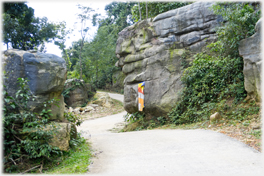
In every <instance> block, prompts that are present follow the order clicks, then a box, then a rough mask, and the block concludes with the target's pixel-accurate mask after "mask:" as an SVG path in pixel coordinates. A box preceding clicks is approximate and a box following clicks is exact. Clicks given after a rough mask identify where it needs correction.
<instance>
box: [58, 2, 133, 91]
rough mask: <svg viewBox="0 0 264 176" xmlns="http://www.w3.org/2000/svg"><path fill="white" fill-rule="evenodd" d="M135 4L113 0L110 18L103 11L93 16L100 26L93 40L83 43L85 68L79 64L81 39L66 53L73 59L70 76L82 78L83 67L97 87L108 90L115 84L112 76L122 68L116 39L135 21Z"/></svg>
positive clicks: (109, 10) (109, 11)
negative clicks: (116, 50)
mask: <svg viewBox="0 0 264 176" xmlns="http://www.w3.org/2000/svg"><path fill="white" fill-rule="evenodd" d="M134 4H135V3H124V2H112V3H110V4H108V5H107V6H106V7H105V10H106V11H107V17H106V18H102V16H101V15H100V14H94V15H93V24H94V25H98V30H97V33H96V35H95V36H94V38H93V39H92V40H91V41H85V42H84V44H83V52H82V54H81V58H82V61H81V62H82V64H81V68H80V67H79V65H80V59H79V51H80V49H81V46H82V41H81V40H79V41H75V42H73V43H72V46H71V47H69V49H66V50H65V53H64V54H63V58H65V59H66V58H69V60H70V62H71V67H70V70H69V71H68V75H67V76H68V78H79V76H80V72H81V70H82V74H83V76H82V78H83V80H84V81H85V82H87V83H90V84H91V85H92V86H95V87H96V88H101V89H105V88H106V87H107V86H109V85H112V84H113V79H112V75H113V73H114V72H115V71H116V70H118V69H120V68H117V67H115V63H116V61H117V60H118V59H117V58H116V55H115V48H116V40H117V37H118V33H119V32H120V31H121V30H122V29H123V28H125V27H127V26H129V25H131V24H132V23H133V21H132V19H131V8H132V7H133V5H134ZM127 18H128V19H130V20H127Z"/></svg>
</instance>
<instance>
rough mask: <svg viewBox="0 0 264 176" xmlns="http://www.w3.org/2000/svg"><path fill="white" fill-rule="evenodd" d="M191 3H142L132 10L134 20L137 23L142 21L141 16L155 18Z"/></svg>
mask: <svg viewBox="0 0 264 176" xmlns="http://www.w3.org/2000/svg"><path fill="white" fill-rule="evenodd" d="M190 3H191V2H141V3H138V5H135V6H134V7H133V8H132V10H131V12H132V19H133V20H134V21H135V22H137V21H139V20H141V16H146V18H153V17H155V16H157V15H158V14H160V13H164V12H167V11H169V10H172V9H177V8H180V7H183V6H186V5H188V4H190Z"/></svg>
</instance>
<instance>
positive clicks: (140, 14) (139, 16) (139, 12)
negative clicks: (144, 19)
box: [138, 2, 141, 21]
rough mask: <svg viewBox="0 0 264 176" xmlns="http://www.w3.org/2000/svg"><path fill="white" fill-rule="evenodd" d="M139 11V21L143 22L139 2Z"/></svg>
mask: <svg viewBox="0 0 264 176" xmlns="http://www.w3.org/2000/svg"><path fill="white" fill-rule="evenodd" d="M138 11H139V17H140V18H139V21H141V9H140V3H139V2H138Z"/></svg>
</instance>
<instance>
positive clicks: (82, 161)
mask: <svg viewBox="0 0 264 176" xmlns="http://www.w3.org/2000/svg"><path fill="white" fill-rule="evenodd" d="M73 142H74V143H76V145H74V146H75V147H74V148H71V149H70V150H69V152H63V156H61V157H57V158H55V157H54V158H52V162H49V163H47V170H45V172H44V173H45V174H80V173H82V174H85V173H87V171H88V166H89V164H91V160H90V158H91V157H92V150H91V146H90V144H89V143H88V142H87V141H86V140H85V139H84V138H82V137H80V135H79V134H78V139H77V140H74V141H72V143H73Z"/></svg>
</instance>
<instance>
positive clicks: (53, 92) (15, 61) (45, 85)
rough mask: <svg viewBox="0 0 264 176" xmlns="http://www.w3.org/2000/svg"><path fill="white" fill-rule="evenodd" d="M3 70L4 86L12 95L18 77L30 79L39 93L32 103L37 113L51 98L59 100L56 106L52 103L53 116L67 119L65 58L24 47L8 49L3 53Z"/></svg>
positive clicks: (33, 88)
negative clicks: (29, 50)
mask: <svg viewBox="0 0 264 176" xmlns="http://www.w3.org/2000/svg"><path fill="white" fill-rule="evenodd" d="M2 58H3V62H4V69H5V72H6V75H7V78H6V79H5V80H4V85H5V86H6V90H7V92H8V94H9V95H11V96H15V93H16V92H17V90H18V83H17V78H27V79H28V81H29V82H28V83H29V88H30V90H31V91H32V93H33V94H34V95H35V96H37V99H38V101H34V102H29V103H30V105H32V107H33V108H34V111H36V112H38V111H40V110H42V109H43V103H44V102H47V101H48V100H50V99H53V98H57V99H59V102H58V105H59V107H57V106H55V105H54V106H52V108H51V110H52V114H53V116H52V117H51V119H53V120H57V121H62V120H63V119H64V98H63V96H62V95H61V92H62V90H63V87H64V82H65V80H66V76H67V75H66V72H67V68H66V63H65V61H64V59H63V58H60V57H58V56H56V55H53V54H46V53H39V52H34V53H33V52H32V53H31V52H27V51H22V50H16V49H12V50H6V51H4V53H3V57H2Z"/></svg>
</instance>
